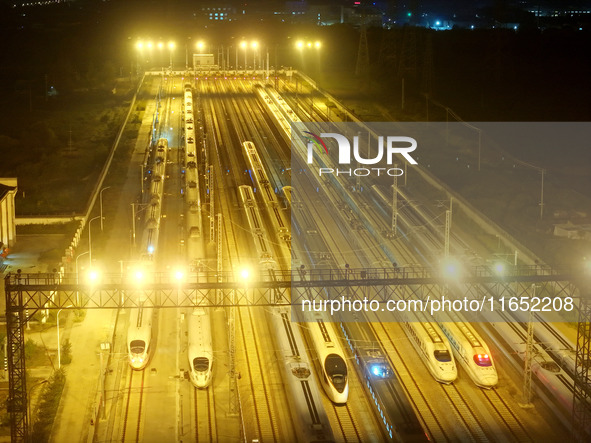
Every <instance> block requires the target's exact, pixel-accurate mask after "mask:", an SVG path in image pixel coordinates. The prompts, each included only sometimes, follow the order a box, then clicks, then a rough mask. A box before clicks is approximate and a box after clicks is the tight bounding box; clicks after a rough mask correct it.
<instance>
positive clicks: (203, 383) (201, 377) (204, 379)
mask: <svg viewBox="0 0 591 443" xmlns="http://www.w3.org/2000/svg"><path fill="white" fill-rule="evenodd" d="M193 382H194V383H195V386H197V387H198V388H206V387H207V385H208V384H209V374H208V373H207V372H198V373H197V374H193Z"/></svg>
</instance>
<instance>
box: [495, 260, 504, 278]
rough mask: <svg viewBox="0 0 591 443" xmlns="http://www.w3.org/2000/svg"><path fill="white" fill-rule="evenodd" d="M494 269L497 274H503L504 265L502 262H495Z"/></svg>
mask: <svg viewBox="0 0 591 443" xmlns="http://www.w3.org/2000/svg"><path fill="white" fill-rule="evenodd" d="M495 271H496V273H497V274H500V275H503V274H504V273H505V265H504V264H503V263H495Z"/></svg>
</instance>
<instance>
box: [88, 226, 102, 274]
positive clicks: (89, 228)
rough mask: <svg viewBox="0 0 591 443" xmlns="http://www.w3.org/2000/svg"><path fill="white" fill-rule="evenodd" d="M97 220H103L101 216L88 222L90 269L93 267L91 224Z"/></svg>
mask: <svg viewBox="0 0 591 443" xmlns="http://www.w3.org/2000/svg"><path fill="white" fill-rule="evenodd" d="M97 218H101V216H100V215H97V216H96V217H94V218H91V219H90V221H89V222H88V268H89V269H90V268H91V267H92V231H91V224H92V222H93V221H94V220H96V219H97Z"/></svg>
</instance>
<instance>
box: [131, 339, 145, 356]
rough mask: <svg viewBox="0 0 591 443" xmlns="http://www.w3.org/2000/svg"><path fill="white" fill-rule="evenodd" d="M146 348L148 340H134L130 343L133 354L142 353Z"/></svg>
mask: <svg viewBox="0 0 591 443" xmlns="http://www.w3.org/2000/svg"><path fill="white" fill-rule="evenodd" d="M144 349H146V342H145V341H143V340H132V341H131V343H129V350H130V351H131V353H132V354H141V353H142V352H144Z"/></svg>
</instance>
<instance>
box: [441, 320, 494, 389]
mask: <svg viewBox="0 0 591 443" xmlns="http://www.w3.org/2000/svg"><path fill="white" fill-rule="evenodd" d="M450 320H452V321H449V322H447V321H446V322H439V327H440V328H441V331H442V332H443V333H444V334H445V336H446V337H447V339H448V340H449V344H450V345H451V348H452V350H453V353H454V355H455V357H456V361H458V362H459V363H460V365H461V366H462V367H463V368H464V369H465V370H466V372H467V373H468V375H469V376H470V378H471V379H472V381H473V382H474V383H475V384H476V386H479V387H481V388H488V389H490V388H492V387H494V386H496V385H497V383H498V382H499V377H498V375H497V369H496V367H495V363H494V361H493V358H492V355H491V353H490V350H489V349H488V346H487V344H486V342H485V341H484V340H483V339H482V338H481V337H480V335H479V334H478V332H476V330H475V329H474V328H473V327H472V325H470V324H469V323H466V322H463V321H462V320H461V319H460V318H459V317H458V316H457V315H453V314H452V316H450Z"/></svg>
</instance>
